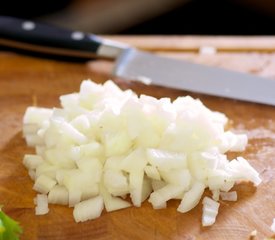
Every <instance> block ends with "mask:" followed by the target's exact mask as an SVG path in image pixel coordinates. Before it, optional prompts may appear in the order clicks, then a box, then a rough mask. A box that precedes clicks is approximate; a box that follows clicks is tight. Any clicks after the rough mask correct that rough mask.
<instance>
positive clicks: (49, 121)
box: [23, 80, 274, 226]
mask: <svg viewBox="0 0 275 240" xmlns="http://www.w3.org/2000/svg"><path fill="white" fill-rule="evenodd" d="M60 103H61V108H53V109H47V108H38V107H29V108H27V110H26V112H25V115H24V118H23V136H24V137H25V139H26V142H27V144H28V145H29V146H33V147H35V152H36V154H26V155H25V157H24V159H23V164H24V165H25V167H26V168H27V169H28V172H29V175H30V177H31V179H33V180H34V181H35V183H34V186H33V189H34V190H36V191H37V192H40V193H42V194H38V195H37V200H36V201H37V207H36V213H37V214H45V213H46V212H48V201H49V202H50V203H53V204H62V205H68V206H69V207H74V211H73V215H74V218H75V221H76V222H82V221H86V220H89V219H95V218H97V217H99V216H100V215H101V213H102V210H103V208H104V207H105V209H106V211H107V212H109V211H115V210H119V209H123V208H127V207H129V206H131V203H129V202H128V201H126V200H125V199H126V197H127V195H128V196H130V198H131V201H132V204H133V205H134V206H136V207H140V206H141V204H142V202H143V201H145V200H146V199H147V198H149V199H148V201H149V202H150V203H151V204H152V206H153V208H154V209H161V208H166V206H167V202H168V201H169V200H170V199H180V200H181V203H180V205H179V206H178V211H179V212H183V213H185V212H188V211H190V210H191V209H193V208H194V207H196V206H197V204H198V203H199V202H200V199H201V197H202V196H203V193H204V190H205V189H206V188H208V189H209V190H210V191H211V192H212V196H213V199H214V200H215V201H214V200H212V199H210V198H208V197H205V198H204V200H203V216H202V222H203V226H209V225H212V224H213V223H214V222H215V220H216V216H217V214H218V209H219V203H218V200H219V197H220V196H221V199H223V200H228V201H236V200H237V193H236V192H228V191H229V190H230V189H231V188H232V187H233V186H234V184H235V183H237V182H238V181H242V180H245V181H251V182H253V183H254V185H256V186H257V185H259V184H260V182H261V179H260V177H259V174H258V173H257V171H256V170H255V169H254V168H253V167H252V166H251V165H250V164H249V162H248V161H247V160H245V159H244V158H242V157H237V158H236V159H233V160H231V161H230V160H229V159H228V158H227V156H226V152H228V151H243V150H244V149H245V147H246V145H247V136H246V135H244V134H235V133H234V132H233V131H230V130H225V126H226V124H227V122H228V119H227V117H226V116H225V115H224V114H222V113H219V112H212V111H211V110H210V109H208V108H207V107H205V106H204V105H203V104H202V102H201V101H199V100H195V99H193V98H191V97H189V96H187V97H179V98H177V99H176V100H174V101H171V99H169V98H162V99H156V98H154V97H151V96H146V95H141V96H137V95H136V94H135V93H133V92H132V91H131V90H126V91H122V90H121V89H119V87H118V86H116V85H115V84H114V83H113V82H112V81H107V82H106V83H104V84H103V85H100V84H96V83H94V82H92V81H90V80H86V81H83V82H82V84H81V86H80V91H79V92H78V93H72V94H67V95H63V96H61V97H60ZM273 225H274V224H273Z"/></svg>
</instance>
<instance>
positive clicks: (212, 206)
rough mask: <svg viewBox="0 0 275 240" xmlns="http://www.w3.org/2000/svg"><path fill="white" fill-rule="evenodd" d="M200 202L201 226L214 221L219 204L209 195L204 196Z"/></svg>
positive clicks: (211, 223) (209, 224)
mask: <svg viewBox="0 0 275 240" xmlns="http://www.w3.org/2000/svg"><path fill="white" fill-rule="evenodd" d="M202 204H203V208H202V226H204V227H206V226H211V225H213V224H214V223H215V221H216V216H217V215H218V210H219V206H220V204H219V203H218V202H216V201H214V200H212V199H211V198H209V197H204V199H203V201H202Z"/></svg>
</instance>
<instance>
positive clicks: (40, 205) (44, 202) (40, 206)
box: [35, 194, 49, 215]
mask: <svg viewBox="0 0 275 240" xmlns="http://www.w3.org/2000/svg"><path fill="white" fill-rule="evenodd" d="M35 202H36V207H35V214H36V215H44V214H47V213H48V212H49V208H48V197H47V195H46V194H37V196H36V201H35Z"/></svg>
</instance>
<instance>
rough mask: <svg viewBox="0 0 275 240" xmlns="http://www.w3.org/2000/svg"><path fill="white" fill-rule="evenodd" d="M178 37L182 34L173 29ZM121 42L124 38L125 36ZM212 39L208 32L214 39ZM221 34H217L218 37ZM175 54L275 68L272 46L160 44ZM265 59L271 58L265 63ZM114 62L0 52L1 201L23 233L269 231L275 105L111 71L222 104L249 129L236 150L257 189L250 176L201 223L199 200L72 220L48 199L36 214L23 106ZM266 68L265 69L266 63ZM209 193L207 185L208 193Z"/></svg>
mask: <svg viewBox="0 0 275 240" xmlns="http://www.w3.org/2000/svg"><path fill="white" fill-rule="evenodd" d="M177 39H178V41H180V40H181V39H182V40H184V39H185V38H180V37H177ZM124 40H125V42H127V41H128V38H125V39H124ZM214 40H215V39H213V41H214ZM143 41H144V42H145V43H144V44H145V45H148V46H149V45H150V44H151V47H152V48H153V47H154V45H155V43H156V42H157V43H158V45H159V46H161V44H162V43H164V44H165V42H166V41H167V39H164V40H163V39H162V38H160V37H150V38H149V37H148V39H147V38H145V37H143ZM219 41H220V40H219V39H217V42H219ZM159 50H160V52H159V54H168V55H170V56H172V57H177V58H187V59H189V60H190V61H196V62H201V63H206V64H210V65H219V66H224V67H229V68H232V69H237V70H239V71H245V72H253V69H258V70H257V71H254V72H253V73H254V74H259V75H262V74H266V72H268V74H267V76H269V77H274V76H275V68H273V67H271V66H273V62H274V57H275V55H274V53H273V52H270V53H269V54H266V53H258V54H255V53H232V54H231V53H218V54H216V55H211V56H208V55H198V54H195V53H184V51H179V52H178V53H177V51H173V52H168V51H166V50H164V51H161V48H159ZM264 62H268V63H267V64H265V63H264ZM111 67H112V63H111V62H108V61H103V60H98V61H90V62H88V63H69V62H60V61H54V60H46V59H38V58H31V57H27V56H19V55H16V54H13V53H5V52H1V53H0V130H1V137H0V203H1V204H3V205H4V208H3V209H4V210H5V211H6V212H7V213H8V214H9V215H11V216H12V217H13V218H15V219H16V220H17V221H19V222H20V223H21V225H22V226H23V229H24V233H23V235H22V237H21V239H22V240H35V239H41V240H42V239H43V240H57V239H58V240H63V239H64V240H65V239H72V240H80V239H81V240H86V239H87V240H88V239H104V240H106V239H142V240H143V239H213V240H215V239H216V240H218V239H231V240H235V239H236V240H237V239H238V240H239V239H248V238H249V234H250V232H251V231H253V230H254V229H256V230H257V231H258V235H257V239H263V238H264V237H268V236H271V235H272V232H271V231H270V225H271V223H272V219H273V218H274V217H275V201H274V196H275V188H274V184H275V161H274V153H275V108H274V107H270V106H264V105H258V104H253V103H246V102H241V101H233V100H228V99H223V98H216V97H209V96H204V95H199V94H194V93H190V92H184V91H179V90H171V89H167V88H161V87H156V86H143V85H142V84H137V83H130V82H125V81H122V80H120V79H115V80H116V82H117V83H118V84H119V85H120V86H121V87H122V88H125V89H126V88H132V89H133V90H135V91H136V92H138V93H145V94H150V95H153V96H156V97H164V96H168V97H171V98H176V97H177V96H182V95H186V94H190V95H192V96H194V97H199V98H200V99H201V100H202V101H203V102H204V103H205V104H206V105H207V106H208V107H210V108H211V109H213V110H217V111H222V112H224V113H225V114H226V115H227V116H228V117H229V118H230V119H231V122H232V127H233V129H234V131H237V132H244V133H247V135H248V137H249V144H248V147H247V149H246V151H245V152H243V153H241V155H242V156H244V157H246V158H247V159H248V160H249V161H250V163H251V164H252V165H253V166H254V167H255V168H256V169H257V170H258V171H259V172H260V173H261V177H262V179H263V183H262V184H261V185H260V186H259V187H258V188H257V189H255V188H254V187H253V186H251V185H250V184H241V185H238V186H236V187H235V189H236V190H237V191H238V196H239V200H238V201H237V202H235V203H230V202H222V203H221V208H220V213H219V215H218V218H217V222H216V223H215V225H214V226H212V227H209V228H202V227H201V211H202V210H201V205H199V206H198V207H196V208H195V209H193V210H192V211H190V212H189V213H186V214H181V213H178V212H177V211H176V208H177V206H178V204H179V201H171V202H169V203H168V208H167V209H163V210H153V209H152V207H151V205H150V204H149V203H147V202H145V203H144V204H142V207H140V208H135V207H132V208H128V209H125V210H121V211H116V212H112V213H106V212H103V214H102V217H100V218H99V219H96V220H93V221H88V222H85V223H78V224H76V223H75V222H74V220H73V217H72V209H71V208H67V207H63V206H56V205H54V206H53V205H51V206H50V212H49V214H48V215H45V216H35V215H34V204H33V198H34V196H35V192H34V191H33V190H32V185H33V182H32V181H31V180H30V178H29V177H28V175H27V171H26V169H25V168H24V167H23V165H22V158H23V155H24V154H25V153H27V152H28V153H30V152H32V151H33V150H32V149H30V148H27V147H26V144H25V142H24V140H23V138H22V132H21V130H22V123H21V122H22V116H23V114H24V111H25V109H26V107H27V106H30V105H32V104H33V102H34V99H35V101H36V102H37V105H38V106H45V107H53V106H59V100H58V97H59V95H61V94H64V93H69V92H74V91H78V89H79V84H80V82H81V81H82V80H83V79H86V78H91V79H93V80H94V81H97V82H104V81H105V80H107V79H108V78H110V75H109V69H110V68H111ZM267 68H268V71H267V70H266V69H267ZM206 194H207V193H206Z"/></svg>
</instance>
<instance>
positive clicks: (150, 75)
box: [113, 48, 275, 106]
mask: <svg viewBox="0 0 275 240" xmlns="http://www.w3.org/2000/svg"><path fill="white" fill-rule="evenodd" d="M113 73H114V75H116V76H119V77H121V78H125V79H131V80H141V81H142V82H143V81H145V82H147V83H152V84H156V85H161V86H165V87H171V88H177V89H183V90H188V91H193V92H197V93H203V94H208V95H214V96H220V97H226V98H232V99H239V100H244V101H250V102H257V103H263V104H268V105H273V106H275V80H272V79H267V78H261V77H257V76H254V75H249V74H244V73H239V72H234V71H229V70H225V69H221V68H218V67H208V66H204V65H200V64H195V63H191V62H188V61H184V60H176V59H172V58H168V57H161V56H157V55H154V54H151V53H147V52H142V51H138V50H136V49H133V48H129V49H127V50H125V51H124V52H122V54H121V55H120V57H119V58H118V59H117V61H116V65H115V68H114V72H113Z"/></svg>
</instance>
